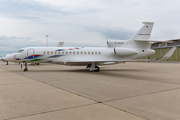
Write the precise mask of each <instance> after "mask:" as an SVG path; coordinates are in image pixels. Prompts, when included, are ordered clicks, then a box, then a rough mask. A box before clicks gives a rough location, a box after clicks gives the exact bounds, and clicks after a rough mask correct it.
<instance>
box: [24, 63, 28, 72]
mask: <svg viewBox="0 0 180 120" xmlns="http://www.w3.org/2000/svg"><path fill="white" fill-rule="evenodd" d="M24 66H25V68H24V71H28V64H27V63H25V64H24Z"/></svg>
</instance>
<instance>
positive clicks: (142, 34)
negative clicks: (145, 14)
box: [132, 22, 154, 40]
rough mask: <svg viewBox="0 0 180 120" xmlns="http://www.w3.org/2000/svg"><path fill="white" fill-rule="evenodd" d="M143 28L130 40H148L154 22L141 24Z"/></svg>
mask: <svg viewBox="0 0 180 120" xmlns="http://www.w3.org/2000/svg"><path fill="white" fill-rule="evenodd" d="M143 24H144V26H143V27H142V28H141V29H140V30H139V31H138V33H137V34H136V35H135V36H134V37H133V38H132V40H142V39H145V40H146V39H149V38H150V35H151V31H152V28H153V25H154V22H143Z"/></svg>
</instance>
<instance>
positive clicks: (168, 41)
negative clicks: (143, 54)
mask: <svg viewBox="0 0 180 120" xmlns="http://www.w3.org/2000/svg"><path fill="white" fill-rule="evenodd" d="M179 40H180V39H172V40H148V39H146V40H143V39H139V40H134V41H136V42H153V43H157V42H161V43H173V42H174V41H179Z"/></svg>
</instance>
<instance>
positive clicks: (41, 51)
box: [1, 22, 180, 72]
mask: <svg viewBox="0 0 180 120" xmlns="http://www.w3.org/2000/svg"><path fill="white" fill-rule="evenodd" d="M143 24H144V25H143V27H142V28H141V29H140V30H139V31H138V32H137V33H136V34H135V36H134V37H133V38H131V39H129V40H107V47H63V46H60V47H26V48H21V49H20V50H18V51H17V52H16V53H12V54H8V55H6V56H4V57H2V58H1V60H3V61H9V62H20V63H24V65H25V68H24V71H28V63H37V62H38V63H56V64H61V65H67V66H86V68H89V71H95V72H98V71H99V70H100V68H99V67H98V66H100V65H112V64H119V63H125V62H132V61H151V60H147V59H140V58H143V57H146V56H149V55H152V54H154V53H155V50H152V49H151V45H152V44H153V43H157V42H162V43H172V42H173V41H174V40H180V39H173V40H151V39H150V36H151V31H152V28H153V25H154V22H143ZM175 50H176V47H172V48H171V49H170V50H169V51H168V52H167V53H166V54H164V55H163V56H161V57H160V58H158V59H156V60H166V59H169V58H170V57H171V55H172V54H173V53H174V51H175Z"/></svg>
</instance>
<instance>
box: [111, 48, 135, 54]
mask: <svg viewBox="0 0 180 120" xmlns="http://www.w3.org/2000/svg"><path fill="white" fill-rule="evenodd" d="M114 54H115V55H118V56H128V55H135V54H137V51H136V50H134V49H130V48H121V47H116V48H114Z"/></svg>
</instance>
